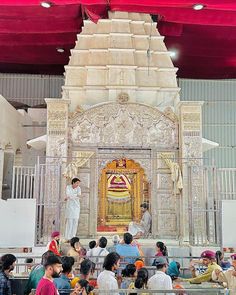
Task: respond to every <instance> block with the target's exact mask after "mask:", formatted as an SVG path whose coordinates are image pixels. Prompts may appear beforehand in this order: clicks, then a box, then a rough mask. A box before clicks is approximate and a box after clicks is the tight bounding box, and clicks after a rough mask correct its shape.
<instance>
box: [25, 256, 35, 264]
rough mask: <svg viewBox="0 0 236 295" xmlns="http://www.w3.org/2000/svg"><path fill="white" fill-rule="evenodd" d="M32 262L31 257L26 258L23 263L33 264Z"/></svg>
mask: <svg viewBox="0 0 236 295" xmlns="http://www.w3.org/2000/svg"><path fill="white" fill-rule="evenodd" d="M33 262H34V259H33V258H31V257H28V258H26V259H25V263H33Z"/></svg>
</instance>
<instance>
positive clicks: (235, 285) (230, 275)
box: [212, 254, 236, 295]
mask: <svg viewBox="0 0 236 295" xmlns="http://www.w3.org/2000/svg"><path fill="white" fill-rule="evenodd" d="M230 258H231V263H232V268H230V269H228V270H226V271H224V272H223V271H222V270H220V269H215V270H214V271H213V272H212V280H213V281H218V282H219V283H222V284H223V286H224V287H226V288H228V289H230V295H236V254H232V255H231V256H230Z"/></svg>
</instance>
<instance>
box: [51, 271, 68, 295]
mask: <svg viewBox="0 0 236 295" xmlns="http://www.w3.org/2000/svg"><path fill="white" fill-rule="evenodd" d="M53 282H54V285H55V286H56V288H57V290H59V293H60V290H62V289H63V290H65V289H66V290H70V280H69V279H68V278H67V276H65V275H64V274H61V276H60V277H59V278H55V279H54V280H53ZM63 294H65V293H64V292H63ZM66 294H70V292H68V293H66Z"/></svg>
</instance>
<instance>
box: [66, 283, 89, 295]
mask: <svg viewBox="0 0 236 295" xmlns="http://www.w3.org/2000/svg"><path fill="white" fill-rule="evenodd" d="M93 289H94V287H93V286H91V285H90V284H89V282H88V281H87V280H80V281H79V282H78V283H76V286H75V289H74V291H73V292H72V293H71V295H90V294H92V293H91V291H92V290H93Z"/></svg>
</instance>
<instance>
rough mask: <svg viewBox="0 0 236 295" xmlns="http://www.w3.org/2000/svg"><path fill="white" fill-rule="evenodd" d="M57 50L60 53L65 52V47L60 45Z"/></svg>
mask: <svg viewBox="0 0 236 295" xmlns="http://www.w3.org/2000/svg"><path fill="white" fill-rule="evenodd" d="M57 52H59V53H63V52H65V49H64V48H62V47H58V48H57Z"/></svg>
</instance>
